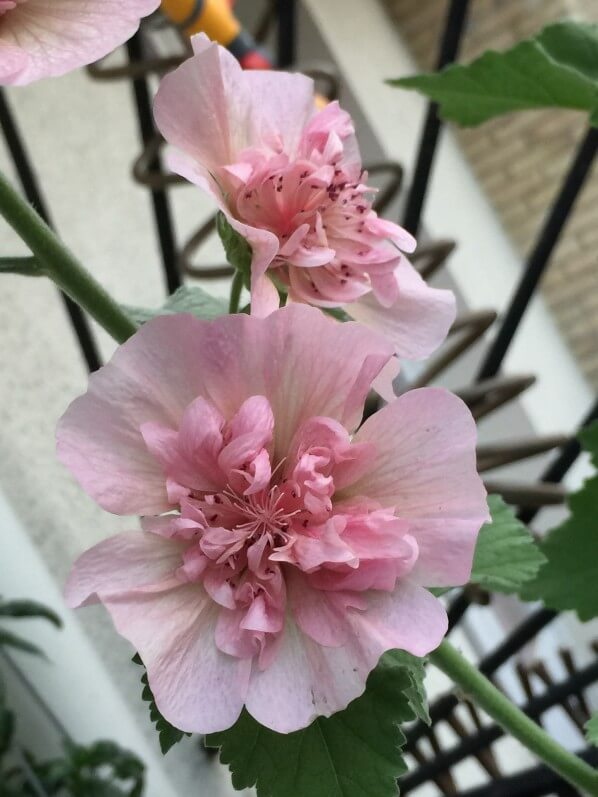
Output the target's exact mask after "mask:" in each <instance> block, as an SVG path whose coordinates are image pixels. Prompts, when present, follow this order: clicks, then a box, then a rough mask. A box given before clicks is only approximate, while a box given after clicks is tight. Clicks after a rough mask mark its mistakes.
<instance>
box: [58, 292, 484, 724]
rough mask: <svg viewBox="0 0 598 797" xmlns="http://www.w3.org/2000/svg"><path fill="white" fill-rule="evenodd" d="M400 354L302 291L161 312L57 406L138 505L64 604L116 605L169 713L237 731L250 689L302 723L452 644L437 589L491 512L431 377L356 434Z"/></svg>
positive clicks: (124, 508) (100, 468) (65, 427)
mask: <svg viewBox="0 0 598 797" xmlns="http://www.w3.org/2000/svg"><path fill="white" fill-rule="evenodd" d="M392 355H393V350H392V346H391V345H390V344H389V343H388V342H387V341H386V340H385V339H384V338H382V337H380V336H379V335H377V334H376V333H374V332H371V331H369V330H366V329H364V328H363V327H362V326H360V325H358V324H355V323H346V324H339V323H337V322H335V321H334V320H332V319H330V318H328V317H326V316H325V315H323V314H322V313H321V312H319V311H317V310H315V309H314V308H310V307H305V306H300V305H291V306H289V307H286V308H283V309H282V310H278V311H276V312H274V313H273V314H271V315H270V316H268V317H267V318H265V319H259V318H256V317H254V316H247V315H233V316H225V317H222V318H220V319H217V320H215V321H212V322H206V321H200V320H198V319H196V318H194V317H193V316H189V315H179V316H163V317H161V318H157V319H155V320H153V321H150V322H148V323H147V324H145V325H144V326H143V327H142V328H141V329H140V331H139V332H137V334H136V335H135V336H134V337H133V338H131V339H130V340H129V341H128V342H127V343H125V344H124V345H123V346H121V347H120V349H119V350H118V351H117V352H116V354H115V355H114V357H113V359H112V361H111V362H110V363H109V364H108V365H107V366H105V367H104V368H102V369H101V370H100V371H99V372H98V373H96V374H94V375H93V376H92V377H91V379H90V386H89V390H88V392H87V393H86V394H85V395H84V396H82V397H80V398H78V399H76V400H75V401H74V402H73V404H71V406H70V407H69V409H68V410H67V412H66V414H65V416H64V417H63V419H62V421H61V422H60V426H59V429H58V452H59V456H60V458H61V460H62V461H63V462H64V463H65V464H66V465H67V466H68V467H69V468H70V469H71V471H72V472H73V474H74V475H75V476H76V478H77V479H78V480H79V482H80V483H81V485H82V486H83V488H84V489H85V490H86V491H87V492H88V493H89V494H90V495H91V496H92V497H93V498H94V499H95V500H96V501H97V502H98V503H99V504H100V505H101V506H102V507H104V508H105V509H107V510H109V511H111V512H115V513H118V514H127V515H128V514H134V513H139V514H142V515H146V517H145V518H144V519H143V522H142V527H143V531H130V532H126V533H124V534H120V535H118V536H116V537H113V538H111V539H108V540H106V541H104V542H101V543H100V544H99V545H96V546H95V547H94V548H92V549H91V550H89V551H87V552H86V553H84V554H83V555H82V556H81V557H80V559H79V560H78V562H77V563H76V564H75V566H74V569H73V571H72V573H71V576H70V578H69V581H68V584H67V587H66V596H67V601H68V603H69V605H70V606H72V607H76V606H81V605H84V604H86V603H88V602H90V601H95V600H99V601H101V602H102V603H103V604H104V605H105V606H106V608H107V609H108V611H109V612H110V614H111V615H112V619H113V621H114V624H115V626H116V628H117V630H118V631H119V632H120V633H121V634H122V635H123V636H125V637H126V638H127V639H129V640H130V641H131V643H132V644H133V645H134V647H135V649H136V650H137V651H139V654H140V656H141V658H142V659H143V661H144V663H145V665H146V667H147V671H148V676H149V682H150V685H151V688H152V690H153V692H154V695H155V697H156V702H157V704H158V707H159V708H160V711H161V712H162V713H163V714H164V716H165V717H166V718H167V719H168V720H170V722H171V723H173V724H174V725H175V726H177V727H178V728H181V729H183V730H187V731H197V732H201V733H207V732H211V731H217V730H221V729H225V728H227V727H229V726H230V725H232V724H233V723H234V722H235V720H236V719H237V717H238V715H239V712H240V711H241V708H242V706H243V705H245V706H246V707H247V709H248V710H249V712H250V713H251V714H252V715H253V716H254V717H255V718H256V719H257V720H258V721H259V722H260V723H262V724H263V725H266V726H268V727H270V728H273V729H274V730H276V731H279V732H289V731H293V730H295V729H298V728H301V727H304V726H306V725H307V724H309V723H310V722H311V721H312V720H313V719H314V718H315V717H316V716H318V715H330V714H332V713H333V712H335V711H338V710H340V709H342V708H344V707H345V706H346V705H347V704H348V703H349V702H350V701H351V700H353V699H354V698H355V697H357V696H358V695H359V694H361V693H362V691H363V689H364V686H365V682H366V679H367V676H368V673H369V672H370V671H371V670H372V669H373V668H374V667H375V666H376V663H377V662H378V659H379V657H380V656H381V654H382V653H384V652H385V651H386V650H388V649H391V648H402V649H404V650H408V651H410V652H411V653H413V654H415V655H417V656H423V655H425V654H426V653H428V652H429V651H430V650H432V649H434V648H435V647H436V646H437V645H438V644H439V643H440V641H441V639H442V637H443V635H444V633H445V631H446V627H447V618H446V614H445V611H444V608H443V607H442V605H441V603H440V602H439V601H438V600H437V599H436V598H434V597H433V596H432V595H431V593H430V592H428V591H427V590H426V589H424V587H425V586H448V585H456V584H462V583H464V582H466V581H467V579H468V577H469V574H470V569H471V562H472V556H473V549H474V545H475V541H476V536H477V533H478V531H479V529H480V526H481V525H482V523H483V522H484V521H485V520H486V519H487V508H486V501H485V490H484V488H483V486H482V483H481V481H480V479H479V477H478V475H477V474H476V469H475V438H476V434H475V426H474V422H473V419H472V417H471V415H470V413H469V411H468V410H467V408H466V407H465V405H464V404H463V403H462V402H461V400H460V399H458V398H456V397H455V396H453V395H452V394H450V393H448V392H447V391H445V390H440V389H432V388H430V389H422V390H415V391H413V392H411V393H408V394H406V395H404V396H402V397H401V398H398V399H396V400H394V401H393V402H391V403H390V404H389V405H388V406H386V407H385V408H384V409H382V410H380V411H379V412H378V413H376V414H375V415H373V416H372V417H370V418H369V419H368V420H367V421H366V422H365V423H364V424H363V425H362V426H361V428H359V430H358V431H357V432H356V433H355V434H353V433H354V432H355V429H356V428H357V427H358V425H359V422H360V419H361V415H362V410H363V403H364V400H365V397H366V395H367V393H368V390H369V388H370V385H371V384H372V381H373V380H374V379H375V378H376V377H377V375H378V374H379V373H380V371H381V369H382V368H383V366H384V365H385V363H387V362H388V360H389V358H390V357H391V356H392ZM161 513H165V514H161ZM148 515H149V516H150V517H147V516H148Z"/></svg>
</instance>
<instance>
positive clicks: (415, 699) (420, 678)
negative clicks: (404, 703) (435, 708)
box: [386, 650, 431, 725]
mask: <svg viewBox="0 0 598 797" xmlns="http://www.w3.org/2000/svg"><path fill="white" fill-rule="evenodd" d="M386 656H387V657H388V658H389V659H391V660H394V661H395V662H396V664H398V665H399V666H401V667H404V668H405V671H406V673H407V676H408V678H409V681H410V686H408V687H407V689H405V690H404V693H405V697H406V698H407V700H408V701H409V705H410V706H411V708H412V710H413V712H414V714H415V715H416V716H417V718H418V719H420V720H422V721H423V722H425V723H426V725H430V724H431V720H430V714H429V713H428V697H427V695H426V688H425V686H424V679H425V677H426V669H425V665H426V659H418V657H417V656H413V655H412V654H411V653H407V651H406V650H391V651H389V652H388V653H387V654H386Z"/></svg>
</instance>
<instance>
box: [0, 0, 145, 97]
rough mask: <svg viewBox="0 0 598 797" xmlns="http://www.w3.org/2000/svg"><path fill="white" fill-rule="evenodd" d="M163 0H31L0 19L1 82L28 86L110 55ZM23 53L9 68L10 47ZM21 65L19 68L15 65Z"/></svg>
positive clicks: (19, 4)
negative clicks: (7, 65) (6, 62)
mask: <svg viewBox="0 0 598 797" xmlns="http://www.w3.org/2000/svg"><path fill="white" fill-rule="evenodd" d="M159 4H160V3H159V0H127V2H122V0H101V2H87V0H27V1H26V2H23V3H18V4H17V6H16V7H15V8H14V9H11V10H8V11H6V12H5V13H4V14H3V15H2V20H1V22H0V53H2V54H1V55H0V60H2V61H3V65H2V68H0V81H1V82H2V83H4V84H8V85H11V84H12V85H23V84H25V83H31V82H32V81H33V80H39V79H40V78H45V77H52V76H55V75H62V74H64V73H65V72H69V71H71V70H72V69H76V68H77V67H80V66H83V65H84V64H89V63H91V62H92V61H96V60H98V59H99V58H102V57H103V56H105V55H107V54H108V53H109V52H111V51H112V50H114V48H115V47H117V46H118V45H120V44H122V43H123V42H125V41H126V40H127V39H129V38H130V37H131V36H132V35H133V34H134V33H135V31H136V30H137V28H138V27H139V20H140V19H141V17H145V16H147V14H150V13H151V12H152V11H155V10H156V8H157V7H158V6H159ZM8 48H10V49H12V48H14V49H18V50H20V52H21V53H22V55H23V57H22V59H20V60H17V61H15V60H14V59H13V56H12V54H10V53H9V55H10V57H11V60H12V65H11V67H10V68H9V69H8V70H6V69H5V68H4V59H5V50H6V49H8ZM15 66H16V67H17V69H16V71H15V69H14V67H15Z"/></svg>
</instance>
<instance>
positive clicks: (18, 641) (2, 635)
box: [0, 628, 46, 658]
mask: <svg viewBox="0 0 598 797" xmlns="http://www.w3.org/2000/svg"><path fill="white" fill-rule="evenodd" d="M2 647H7V648H14V649H15V650H22V651H23V652H24V653H32V654H33V655H35V656H42V657H43V658H46V654H45V653H44V652H43V650H42V649H41V648H38V647H37V645H34V644H33V642H28V641H27V640H26V639H23V637H20V636H17V634H13V633H12V631H7V630H6V628H0V648H2Z"/></svg>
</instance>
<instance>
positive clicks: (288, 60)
mask: <svg viewBox="0 0 598 797" xmlns="http://www.w3.org/2000/svg"><path fill="white" fill-rule="evenodd" d="M277 37H278V41H277V51H278V52H277V59H276V60H277V65H278V68H279V69H288V67H290V66H292V65H293V64H294V63H295V58H296V52H297V2H296V0H278V31H277Z"/></svg>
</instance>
